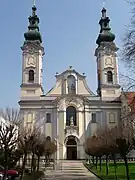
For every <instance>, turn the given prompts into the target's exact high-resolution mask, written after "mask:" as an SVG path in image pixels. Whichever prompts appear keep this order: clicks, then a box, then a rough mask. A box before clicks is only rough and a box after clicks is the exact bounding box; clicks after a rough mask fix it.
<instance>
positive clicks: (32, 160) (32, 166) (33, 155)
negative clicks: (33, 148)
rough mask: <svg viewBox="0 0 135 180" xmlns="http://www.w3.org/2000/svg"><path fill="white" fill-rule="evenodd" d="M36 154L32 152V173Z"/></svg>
mask: <svg viewBox="0 0 135 180" xmlns="http://www.w3.org/2000/svg"><path fill="white" fill-rule="evenodd" d="M34 155H35V153H34V152H32V159H31V173H32V172H33V167H34Z"/></svg>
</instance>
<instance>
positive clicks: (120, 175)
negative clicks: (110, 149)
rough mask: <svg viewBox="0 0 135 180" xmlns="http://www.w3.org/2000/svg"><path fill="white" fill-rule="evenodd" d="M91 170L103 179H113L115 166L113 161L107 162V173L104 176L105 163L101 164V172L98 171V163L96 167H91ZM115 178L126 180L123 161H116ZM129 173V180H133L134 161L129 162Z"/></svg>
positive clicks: (134, 178) (134, 171) (134, 176)
mask: <svg viewBox="0 0 135 180" xmlns="http://www.w3.org/2000/svg"><path fill="white" fill-rule="evenodd" d="M91 169H92V171H93V172H95V173H96V174H97V175H99V176H100V177H102V178H103V179H104V180H110V179H111V180H112V179H113V180H115V179H116V178H115V168H114V165H113V163H109V174H108V176H106V165H105V163H103V164H102V172H100V167H99V165H98V169H96V167H95V166H92V167H91ZM116 171H117V180H126V170H125V165H124V163H117V170H116ZM129 173H130V180H135V163H129Z"/></svg>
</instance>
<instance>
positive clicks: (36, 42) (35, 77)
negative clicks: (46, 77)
mask: <svg viewBox="0 0 135 180" xmlns="http://www.w3.org/2000/svg"><path fill="white" fill-rule="evenodd" d="M36 10H37V8H36V6H35V5H34V6H33V7H32V15H31V16H29V18H28V19H29V26H28V31H27V32H25V33H24V38H25V40H24V43H23V46H22V47H21V49H22V83H21V97H24V96H25V97H27V96H40V95H42V94H43V87H42V73H43V69H42V61H43V55H44V48H43V46H42V38H41V34H40V31H39V26H38V25H39V17H38V16H37V15H36Z"/></svg>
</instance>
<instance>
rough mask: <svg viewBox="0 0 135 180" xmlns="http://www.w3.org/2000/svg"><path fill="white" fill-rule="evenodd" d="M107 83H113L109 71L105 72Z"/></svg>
mask: <svg viewBox="0 0 135 180" xmlns="http://www.w3.org/2000/svg"><path fill="white" fill-rule="evenodd" d="M107 82H108V83H112V82H113V74H112V72H111V71H108V72H107Z"/></svg>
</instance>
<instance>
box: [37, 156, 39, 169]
mask: <svg viewBox="0 0 135 180" xmlns="http://www.w3.org/2000/svg"><path fill="white" fill-rule="evenodd" d="M39 163H40V156H39V155H38V162H37V172H38V171H39Z"/></svg>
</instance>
